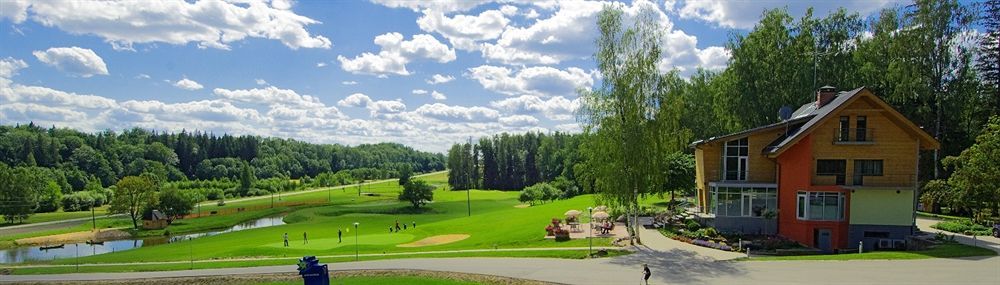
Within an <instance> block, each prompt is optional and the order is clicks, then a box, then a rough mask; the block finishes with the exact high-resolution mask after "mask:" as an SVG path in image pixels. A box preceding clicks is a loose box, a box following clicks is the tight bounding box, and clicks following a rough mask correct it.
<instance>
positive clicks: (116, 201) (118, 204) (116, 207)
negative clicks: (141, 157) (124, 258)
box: [110, 176, 157, 229]
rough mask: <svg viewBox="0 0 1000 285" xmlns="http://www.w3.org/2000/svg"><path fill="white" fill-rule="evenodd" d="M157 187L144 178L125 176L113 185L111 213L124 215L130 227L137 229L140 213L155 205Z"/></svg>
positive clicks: (147, 178)
mask: <svg viewBox="0 0 1000 285" xmlns="http://www.w3.org/2000/svg"><path fill="white" fill-rule="evenodd" d="M156 190H157V186H156V183H155V182H154V181H152V180H151V179H150V178H149V177H146V176H126V177H124V178H122V179H121V180H119V181H118V183H117V184H115V190H114V191H115V192H114V197H113V198H112V199H111V209H110V211H111V213H115V214H126V215H128V216H129V218H131V219H132V226H133V227H134V228H135V229H138V228H139V219H141V218H142V212H143V211H144V210H146V208H149V207H150V206H153V205H156V200H157V195H156Z"/></svg>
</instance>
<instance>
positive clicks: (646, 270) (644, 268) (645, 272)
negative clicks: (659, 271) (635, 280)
mask: <svg viewBox="0 0 1000 285" xmlns="http://www.w3.org/2000/svg"><path fill="white" fill-rule="evenodd" d="M652 275H653V273H652V272H649V265H647V264H643V265H642V282H645V283H646V285H649V276H652Z"/></svg>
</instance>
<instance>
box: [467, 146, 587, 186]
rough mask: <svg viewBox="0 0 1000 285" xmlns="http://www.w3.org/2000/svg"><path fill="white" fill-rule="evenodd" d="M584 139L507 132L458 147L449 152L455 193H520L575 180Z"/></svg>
mask: <svg viewBox="0 0 1000 285" xmlns="http://www.w3.org/2000/svg"><path fill="white" fill-rule="evenodd" d="M580 138H581V135H579V134H567V133H561V132H555V133H552V134H543V133H536V132H528V133H524V134H509V133H503V134H497V135H494V136H492V137H483V138H480V139H479V140H478V141H476V143H473V142H472V141H471V140H470V141H469V142H466V143H460V144H454V145H452V147H451V148H450V149H449V150H448V169H449V170H450V172H449V173H448V184H449V185H450V186H451V188H452V189H454V190H464V189H493V190H520V189H522V188H524V187H526V186H531V185H534V184H536V183H539V182H547V181H553V180H555V179H556V178H557V177H564V178H566V179H567V180H569V181H575V180H576V174H575V172H574V167H576V166H577V165H578V164H579V160H578V157H577V153H578V152H577V150H576V148H577V147H578V146H579V144H580Z"/></svg>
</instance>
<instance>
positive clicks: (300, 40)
mask: <svg viewBox="0 0 1000 285" xmlns="http://www.w3.org/2000/svg"><path fill="white" fill-rule="evenodd" d="M135 4H136V2H135V1H128V0H111V1H37V2H33V3H31V4H30V5H27V3H26V2H24V1H20V0H17V1H13V2H11V1H0V5H3V6H0V11H2V12H0V13H2V14H0V16H3V17H6V18H10V19H12V20H13V21H14V22H15V23H21V22H23V21H25V20H27V19H31V20H32V21H35V22H38V23H40V24H42V25H44V26H47V27H55V28H58V29H60V30H63V31H66V32H68V33H71V34H77V35H96V36H98V37H101V38H103V39H104V40H105V41H106V42H108V43H110V44H111V45H112V47H114V48H116V49H126V50H132V49H133V47H132V46H133V44H144V43H168V44H175V45H184V44H188V43H196V44H197V45H198V47H201V48H217V49H229V48H230V46H229V44H230V43H232V42H235V41H240V40H243V39H246V38H264V39H271V40H278V41H280V42H281V43H283V44H284V45H285V46H287V47H289V48H291V49H298V48H330V46H331V43H330V40H329V39H327V38H326V37H323V36H318V35H317V36H313V35H310V34H309V32H308V31H306V29H305V27H306V26H308V25H313V24H319V23H320V22H319V21H316V20H313V19H310V18H308V17H304V16H301V15H298V14H295V13H294V12H292V11H291V10H289V9H288V8H290V5H289V2H288V1H210V0H202V1H194V2H188V1H184V0H161V1H146V2H143V4H142V9H135V8H134V5H135Z"/></svg>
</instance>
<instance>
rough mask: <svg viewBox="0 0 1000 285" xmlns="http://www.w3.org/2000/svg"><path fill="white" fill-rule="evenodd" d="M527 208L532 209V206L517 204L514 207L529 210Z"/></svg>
mask: <svg viewBox="0 0 1000 285" xmlns="http://www.w3.org/2000/svg"><path fill="white" fill-rule="evenodd" d="M527 207H531V205H528V204H517V205H514V208H521V209H524V208H527Z"/></svg>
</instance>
